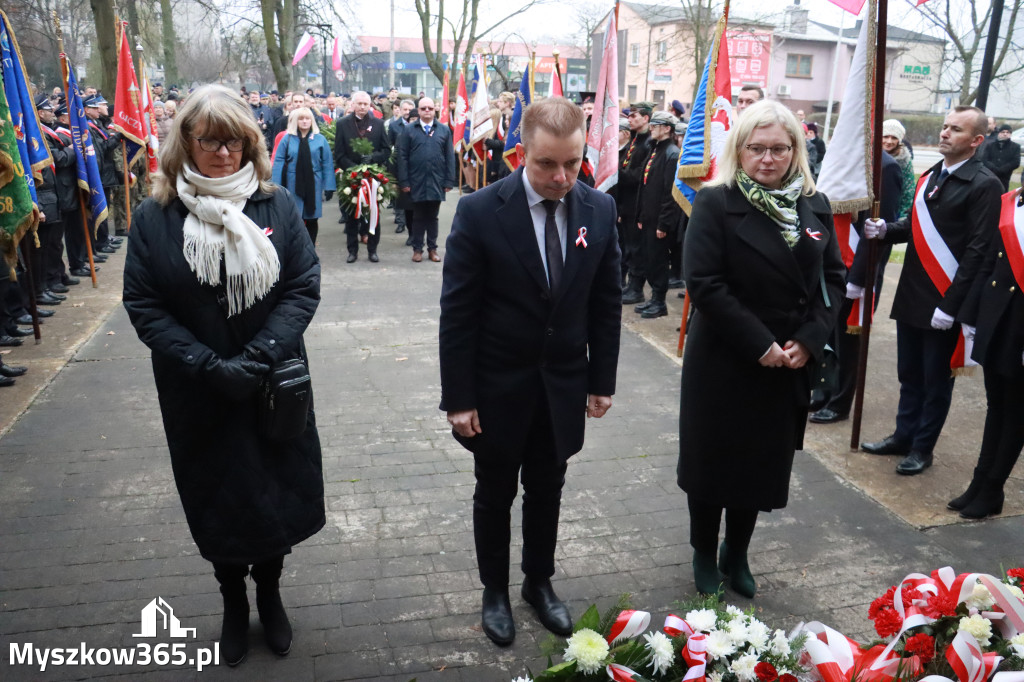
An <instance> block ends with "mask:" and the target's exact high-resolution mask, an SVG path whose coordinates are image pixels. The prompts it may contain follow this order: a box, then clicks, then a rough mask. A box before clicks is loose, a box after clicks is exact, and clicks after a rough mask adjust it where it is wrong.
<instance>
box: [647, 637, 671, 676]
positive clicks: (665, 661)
mask: <svg viewBox="0 0 1024 682" xmlns="http://www.w3.org/2000/svg"><path fill="white" fill-rule="evenodd" d="M644 639H645V640H647V653H648V654H649V655H650V660H649V661H648V663H649V664H650V666H651V670H653V671H654V674H655V675H660V674H661V673H663V672H665V671H666V670H668V669H669V668H670V667H671V666H672V640H671V639H669V638H668V637H666V636H665V635H664V633H661V632H648V633H647V634H645V635H644Z"/></svg>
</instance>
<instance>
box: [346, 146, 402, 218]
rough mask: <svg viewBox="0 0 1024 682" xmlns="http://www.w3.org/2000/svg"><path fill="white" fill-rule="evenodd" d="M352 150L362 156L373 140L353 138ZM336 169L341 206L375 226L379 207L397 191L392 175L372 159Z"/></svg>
mask: <svg viewBox="0 0 1024 682" xmlns="http://www.w3.org/2000/svg"><path fill="white" fill-rule="evenodd" d="M352 150H353V152H354V153H355V155H356V156H359V157H363V158H364V159H365V158H366V157H368V156H369V155H370V154H372V153H373V143H372V142H370V141H369V140H364V139H362V138H356V139H354V140H352ZM336 173H337V179H338V190H339V192H340V193H341V207H342V208H343V209H344V210H345V212H346V213H348V214H349V215H350V216H352V217H353V218H361V219H363V220H366V221H367V222H369V224H370V230H371V231H373V230H375V229H376V227H377V223H378V220H379V216H380V207H381V206H386V205H387V204H389V203H390V202H391V201H393V200H394V198H395V195H396V193H397V185H398V183H396V182H395V178H394V177H393V176H392V175H391V174H390V173H388V172H387V170H385V169H384V167H383V166H379V165H377V164H373V163H364V164H360V165H358V166H352V167H351V168H346V169H344V170H340V169H339V170H338V171H336Z"/></svg>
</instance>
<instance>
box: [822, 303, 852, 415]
mask: <svg viewBox="0 0 1024 682" xmlns="http://www.w3.org/2000/svg"><path fill="white" fill-rule="evenodd" d="M852 307H853V299H849V298H846V297H844V298H843V304H842V306H840V308H839V319H838V320H837V321H836V328H835V333H834V334H833V336H832V341H831V343H832V344H833V345H832V347H833V348H834V349H835V350H836V352H837V353H838V354H839V389H838V390H837V391H836V392H835V393H833V394H832V396H831V397H829V399H828V403H826V405H825V407H827V408H828V409H830V410H834V411H835V412H837V413H839V414H849V413H850V407H851V406H852V405H853V396H854V393H855V392H856V391H857V368H858V367H859V366H860V334H847V333H846V328H847V326H846V321H847V320H848V319H849V317H850V309H851V308H852Z"/></svg>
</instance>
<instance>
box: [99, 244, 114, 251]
mask: <svg viewBox="0 0 1024 682" xmlns="http://www.w3.org/2000/svg"><path fill="white" fill-rule="evenodd" d="M96 251H97V252H99V253H115V252H116V251H117V249H115V248H114V247H113V246H112V245H110V244H104V245H103V246H97V247H96Z"/></svg>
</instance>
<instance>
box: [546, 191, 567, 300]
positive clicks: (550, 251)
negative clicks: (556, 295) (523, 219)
mask: <svg viewBox="0 0 1024 682" xmlns="http://www.w3.org/2000/svg"><path fill="white" fill-rule="evenodd" d="M542 203H543V204H544V210H545V211H547V217H545V218H544V251H545V252H546V253H547V257H548V283H549V284H550V285H551V291H552V292H554V291H557V289H558V284H559V282H561V281H562V240H561V239H559V238H558V224H557V223H556V222H555V210H556V209H557V208H558V203H559V202H557V201H555V200H554V199H545V200H544V201H543V202H542Z"/></svg>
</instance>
